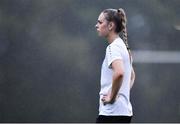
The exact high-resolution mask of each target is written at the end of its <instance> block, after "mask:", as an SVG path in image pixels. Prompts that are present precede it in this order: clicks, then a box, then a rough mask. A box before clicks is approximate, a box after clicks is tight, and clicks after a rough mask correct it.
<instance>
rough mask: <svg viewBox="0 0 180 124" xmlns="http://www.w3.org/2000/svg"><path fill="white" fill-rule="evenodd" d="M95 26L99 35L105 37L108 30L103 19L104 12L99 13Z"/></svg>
mask: <svg viewBox="0 0 180 124" xmlns="http://www.w3.org/2000/svg"><path fill="white" fill-rule="evenodd" d="M95 27H96V29H97V32H98V35H99V36H102V37H107V35H108V33H109V30H108V22H107V20H106V19H105V15H104V13H101V14H100V15H99V18H98V21H97V24H96V26H95Z"/></svg>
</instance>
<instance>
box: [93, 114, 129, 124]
mask: <svg viewBox="0 0 180 124" xmlns="http://www.w3.org/2000/svg"><path fill="white" fill-rule="evenodd" d="M131 118H132V116H104V115H99V116H98V118H97V119H96V123H131Z"/></svg>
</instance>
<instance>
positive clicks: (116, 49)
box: [106, 44, 122, 68]
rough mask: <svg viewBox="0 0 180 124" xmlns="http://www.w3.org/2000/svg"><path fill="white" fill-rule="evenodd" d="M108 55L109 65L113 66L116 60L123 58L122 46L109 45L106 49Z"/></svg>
mask: <svg viewBox="0 0 180 124" xmlns="http://www.w3.org/2000/svg"><path fill="white" fill-rule="evenodd" d="M106 55H107V61H108V67H109V68H112V67H111V64H112V62H113V61H114V60H117V59H120V60H122V51H121V48H120V46H118V45H116V44H112V45H109V46H108V47H107V49H106Z"/></svg>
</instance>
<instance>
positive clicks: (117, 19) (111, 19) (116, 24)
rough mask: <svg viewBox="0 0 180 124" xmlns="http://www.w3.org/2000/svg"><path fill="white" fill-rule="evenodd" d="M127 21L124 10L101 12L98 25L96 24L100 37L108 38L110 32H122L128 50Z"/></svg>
mask: <svg viewBox="0 0 180 124" xmlns="http://www.w3.org/2000/svg"><path fill="white" fill-rule="evenodd" d="M126 24H127V19H126V14H125V12H124V10H123V9H122V8H120V9H105V10H104V11H102V12H101V14H100V16H99V18H98V23H97V24H96V28H97V31H98V33H99V35H100V36H104V37H106V36H107V35H108V34H109V32H112V31H113V32H114V33H117V34H119V33H120V32H122V39H123V41H124V42H125V44H126V46H127V48H129V47H128V43H127V28H126Z"/></svg>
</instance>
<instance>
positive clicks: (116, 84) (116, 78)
mask: <svg viewBox="0 0 180 124" xmlns="http://www.w3.org/2000/svg"><path fill="white" fill-rule="evenodd" d="M111 66H112V70H113V77H112V89H111V91H110V93H109V94H107V95H105V96H104V97H103V98H102V101H103V102H104V104H108V103H110V104H112V103H114V101H115V100H116V97H117V94H118V91H119V89H120V87H121V85H122V79H123V75H124V67H123V62H122V60H115V61H113V62H112V64H111Z"/></svg>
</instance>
